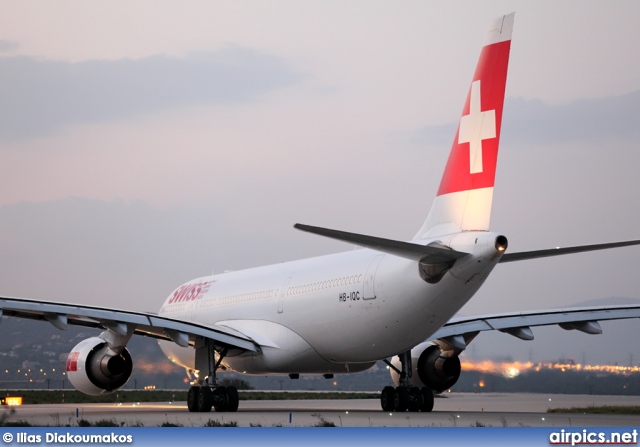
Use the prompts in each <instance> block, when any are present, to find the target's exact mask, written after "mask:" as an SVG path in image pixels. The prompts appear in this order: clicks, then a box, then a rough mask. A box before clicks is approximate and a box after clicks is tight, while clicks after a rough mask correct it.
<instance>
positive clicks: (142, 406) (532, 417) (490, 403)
mask: <svg viewBox="0 0 640 447" xmlns="http://www.w3.org/2000/svg"><path fill="white" fill-rule="evenodd" d="M639 402H640V398H638V397H637V396H591V395H551V394H507V393H483V394H471V393H451V394H447V395H446V398H442V399H436V402H435V408H434V411H433V412H431V413H386V412H382V411H381V410H380V403H379V400H378V399H361V400H278V401H273V400H272V401H241V402H240V409H239V410H238V412H237V413H216V412H215V411H212V412H211V413H189V412H188V411H187V408H186V403H185V402H165V403H139V404H82V405H81V404H40V405H23V406H21V407H16V412H15V414H13V415H11V416H10V420H12V421H18V420H22V421H26V422H29V423H31V424H33V425H47V426H62V425H71V426H75V425H77V424H78V421H79V420H80V419H85V420H88V421H91V422H96V421H99V420H101V419H112V420H115V421H116V422H118V423H123V424H124V425H125V426H145V427H153V426H159V425H162V424H167V423H168V424H174V425H181V426H186V427H201V426H204V425H205V424H207V422H209V421H218V422H220V423H228V422H235V423H237V425H238V426H243V427H249V426H262V427H272V426H282V427H309V426H315V425H317V424H319V423H321V422H322V421H323V420H324V421H329V422H331V423H333V424H335V425H336V426H338V427H340V426H343V427H393V426H401V427H469V426H493V427H502V426H504V427H518V426H524V427H540V426H562V427H569V426H636V427H637V426H640V416H633V415H593V414H575V413H571V414H569V413H547V409H549V408H559V407H562V408H568V407H588V406H603V405H638V403H639ZM5 411H6V409H5ZM5 416H6V415H5Z"/></svg>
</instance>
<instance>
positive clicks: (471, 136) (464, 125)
mask: <svg viewBox="0 0 640 447" xmlns="http://www.w3.org/2000/svg"><path fill="white" fill-rule="evenodd" d="M481 110H482V108H481V105H480V81H479V80H478V81H474V82H473V83H472V84H471V98H470V101H469V114H468V115H465V116H463V117H462V118H460V131H459V132H458V144H460V143H469V169H470V172H471V173H472V174H477V173H479V172H482V170H483V169H482V140H488V139H490V138H495V137H496V111H495V110H486V111H484V112H482V111H481Z"/></svg>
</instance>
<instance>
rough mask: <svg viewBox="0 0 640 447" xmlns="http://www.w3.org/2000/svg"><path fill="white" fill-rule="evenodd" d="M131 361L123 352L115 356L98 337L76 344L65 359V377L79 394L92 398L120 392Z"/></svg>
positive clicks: (126, 379) (131, 365) (128, 374)
mask: <svg viewBox="0 0 640 447" xmlns="http://www.w3.org/2000/svg"><path fill="white" fill-rule="evenodd" d="M132 370H133V361H132V360H131V354H129V351H128V350H127V349H126V348H125V349H123V350H122V351H121V352H120V353H115V352H114V351H112V350H111V349H109V346H108V345H107V342H106V341H105V340H103V339H102V338H100V337H92V338H88V339H86V340H83V341H81V342H80V343H78V344H77V345H76V346H75V347H74V348H73V350H72V351H71V353H70V354H69V357H68V358H67V377H68V378H69V381H70V382H71V384H72V385H73V386H74V387H75V388H76V389H77V390H79V391H82V392H83V393H85V394H90V395H92V396H98V395H100V394H107V393H111V392H114V391H117V390H119V389H120V388H122V387H123V386H124V385H125V384H126V383H127V382H128V381H129V377H131V371H132Z"/></svg>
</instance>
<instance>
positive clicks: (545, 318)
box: [430, 304, 640, 340]
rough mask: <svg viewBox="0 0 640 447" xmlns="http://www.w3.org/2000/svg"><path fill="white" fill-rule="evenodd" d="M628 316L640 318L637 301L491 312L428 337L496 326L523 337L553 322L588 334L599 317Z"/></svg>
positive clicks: (530, 337)
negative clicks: (565, 307) (609, 304)
mask: <svg viewBox="0 0 640 447" xmlns="http://www.w3.org/2000/svg"><path fill="white" fill-rule="evenodd" d="M629 318H640V304H638V305H626V306H594V307H576V308H571V309H546V310H541V311H536V312H517V313H516V312H513V313H503V314H491V315H483V316H477V317H471V318H455V319H453V320H451V321H449V322H448V323H447V324H445V325H444V326H443V327H442V328H441V329H440V330H439V331H437V332H436V333H435V334H433V336H431V337H430V339H431V340H436V339H444V338H447V337H454V336H457V335H464V334H468V333H474V332H475V333H477V332H482V331H490V330H497V331H501V332H505V333H507V334H510V335H513V336H515V337H518V338H521V339H523V340H533V332H532V331H531V329H530V328H531V327H535V326H552V325H556V324H557V325H559V326H560V327H563V328H565V329H577V330H580V331H582V332H585V333H588V334H597V333H600V332H602V331H601V330H600V331H598V330H597V329H598V328H599V325H598V324H597V322H598V321H606V320H624V319H629ZM594 323H595V324H594Z"/></svg>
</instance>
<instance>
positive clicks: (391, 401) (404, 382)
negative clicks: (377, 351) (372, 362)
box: [380, 351, 433, 412]
mask: <svg viewBox="0 0 640 447" xmlns="http://www.w3.org/2000/svg"><path fill="white" fill-rule="evenodd" d="M398 357H400V363H401V364H402V371H398V369H397V368H396V367H395V366H393V365H392V364H391V362H389V361H388V360H385V361H384V362H385V363H386V364H387V365H389V367H390V368H392V369H394V370H395V371H396V372H397V373H398V374H399V375H400V385H399V386H398V387H396V388H393V387H391V386H385V387H384V388H383V390H382V395H381V396H380V405H381V406H382V410H383V411H412V412H415V411H424V412H430V411H431V410H433V391H431V389H429V388H427V387H423V388H418V387H417V386H412V385H411V373H412V368H411V352H410V351H407V352H403V353H402V354H400V355H399V356H398Z"/></svg>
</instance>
